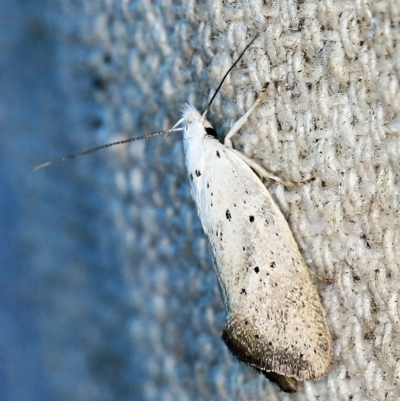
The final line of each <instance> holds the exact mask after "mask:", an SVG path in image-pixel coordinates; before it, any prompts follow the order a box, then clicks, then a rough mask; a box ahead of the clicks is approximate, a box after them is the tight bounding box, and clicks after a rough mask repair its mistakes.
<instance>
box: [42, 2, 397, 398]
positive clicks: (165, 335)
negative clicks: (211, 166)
mask: <svg viewBox="0 0 400 401" xmlns="http://www.w3.org/2000/svg"><path fill="white" fill-rule="evenodd" d="M61 5H62V7H61V8H62V9H61V10H60V14H59V17H56V16H55V15H53V17H52V18H54V19H55V20H56V21H57V18H59V19H60V23H59V25H58V26H57V29H56V30H57V32H58V35H59V41H60V45H59V46H60V48H59V63H60V67H59V68H60V70H61V71H62V74H64V75H63V82H64V88H65V89H64V90H65V91H66V93H67V94H69V96H70V97H71V96H72V95H71V93H73V96H74V99H75V100H74V102H73V105H72V104H70V105H69V108H71V110H75V112H74V113H75V114H76V113H78V112H77V111H76V110H80V109H83V106H81V105H83V104H84V105H85V108H84V110H87V116H86V117H85V118H86V119H90V121H91V125H90V127H91V128H92V129H93V127H94V130H95V131H96V133H97V136H96V137H92V138H91V140H92V142H91V144H92V145H93V146H96V145H99V144H101V143H104V142H109V141H113V140H117V139H119V138H123V137H128V136H140V135H144V134H148V133H150V132H153V131H157V130H160V129H166V128H169V127H171V126H172V125H173V124H174V123H175V122H176V121H177V120H178V118H179V117H180V112H179V107H180V105H181V104H182V103H184V102H187V101H189V102H191V103H192V104H194V105H196V106H197V107H198V108H199V109H203V108H204V106H205V105H206V103H207V100H208V99H209V97H210V95H211V94H212V91H213V89H214V88H215V87H216V86H217V85H218V82H219V80H220V79H221V77H222V75H223V74H224V73H225V71H226V70H227V69H228V68H229V66H230V65H231V63H232V61H233V60H234V59H235V57H236V56H237V54H238V52H240V51H241V50H242V49H243V48H244V46H245V44H246V43H247V42H248V41H249V40H250V39H251V38H252V37H253V36H254V35H255V34H256V33H257V32H260V33H261V36H260V38H259V39H258V40H257V41H256V42H255V44H254V46H252V48H251V49H249V50H248V52H247V53H246V55H245V56H244V58H243V61H242V62H241V63H240V65H239V66H238V67H237V69H236V70H235V71H234V72H232V74H231V75H230V77H229V78H228V79H227V81H226V83H225V84H224V85H223V87H222V91H221V93H220V95H219V96H218V97H217V100H216V101H215V103H214V105H213V107H212V110H211V113H210V116H209V117H210V120H211V121H212V122H213V123H214V126H215V128H216V129H217V131H218V132H219V133H220V134H221V137H222V136H223V134H224V133H226V132H227V130H228V129H229V127H230V126H231V125H232V123H233V122H234V121H235V120H236V119H237V118H238V117H240V116H241V115H242V114H243V113H244V112H245V110H247V109H248V107H249V106H250V105H251V104H252V102H253V101H254V99H255V97H256V96H257V94H258V93H259V92H260V90H261V88H262V86H263V85H264V84H265V83H266V82H270V83H271V85H270V87H269V96H268V99H267V100H266V101H265V102H264V103H263V104H262V105H261V106H260V108H259V109H258V110H257V112H255V114H254V115H253V117H252V118H251V121H250V122H249V123H248V124H247V126H246V127H245V128H244V129H243V130H242V132H241V135H239V136H238V137H237V138H236V140H235V146H236V148H238V149H241V150H242V151H243V152H245V153H246V154H247V155H249V156H251V157H253V158H254V159H256V160H257V161H258V162H259V163H261V164H263V165H264V166H265V167H266V168H267V169H268V170H270V171H273V172H274V173H275V174H277V175H279V176H281V177H283V178H285V179H287V180H292V181H300V180H302V179H303V178H309V177H315V180H314V181H313V182H312V183H310V184H307V185H304V186H303V187H301V188H300V189H295V190H287V189H285V188H283V187H282V186H280V185H277V184H274V183H266V185H268V186H269V188H270V190H271V192H272V194H273V196H274V197H275V199H276V201H277V203H278V205H279V207H280V208H281V210H282V211H283V213H284V215H285V216H286V217H287V219H288V222H289V224H290V226H291V228H292V231H293V234H294V236H295V238H296V240H297V241H298V244H299V246H300V249H301V250H302V252H303V255H304V257H305V259H306V261H307V263H308V265H309V266H310V267H311V268H312V269H313V270H315V271H316V272H317V273H318V274H320V275H323V276H325V277H328V278H331V280H332V285H330V286H325V285H323V284H321V283H316V285H317V286H318V290H319V293H320V295H321V298H322V302H323V304H324V307H325V309H326V312H327V316H328V322H329V326H330V330H331V333H332V336H333V339H334V366H333V369H332V372H331V373H330V374H329V376H328V377H327V378H326V379H324V380H321V381H318V382H307V383H305V384H302V385H301V386H300V388H299V392H298V394H296V395H292V396H288V395H285V394H283V393H281V392H280V391H279V390H278V389H277V387H276V386H275V385H273V384H271V383H269V382H268V381H267V380H265V379H264V378H263V377H261V376H259V375H258V374H257V373H255V372H253V371H252V370H251V369H250V368H248V367H246V366H245V365H243V364H240V363H239V362H238V361H237V360H235V359H234V358H233V357H232V356H231V355H230V354H229V352H228V350H227V349H226V347H225V345H224V344H223V343H222V341H221V340H220V334H221V332H222V328H223V324H224V314H223V307H222V301H221V298H220V295H219V292H218V285H217V280H216V277H215V274H214V272H213V270H212V265H211V259H210V257H209V254H208V249H207V243H206V239H205V237H204V236H203V234H202V231H201V226H200V223H199V221H198V218H197V215H196V211H195V207H194V203H193V202H192V200H191V198H190V194H189V186H188V182H187V178H186V174H185V170H184V164H183V154H182V143H181V137H180V134H179V133H177V134H173V135H171V136H170V137H168V138H166V137H158V138H155V139H152V140H149V141H146V142H144V141H143V142H136V143H133V144H131V145H130V146H124V147H118V148H114V149H113V150H110V151H104V152H102V153H101V154H97V155H93V157H90V158H89V160H88V159H86V160H85V161H76V163H77V164H76V165H77V166H79V169H80V172H79V176H80V181H78V182H81V183H82V185H84V184H83V183H84V182H85V177H86V180H87V181H88V185H89V182H90V191H89V195H87V194H86V192H87V191H88V189H87V188H86V192H83V191H79V189H78V188H79V186H78V185H76V184H75V192H74V193H73V199H75V202H76V207H77V208H78V207H79V204H80V202H85V203H87V202H89V204H90V205H91V206H90V207H91V209H89V210H92V211H93V210H95V212H92V214H94V216H95V217H93V216H85V218H87V219H88V220H87V223H85V225H84V227H83V228H82V227H81V226H80V225H79V224H78V223H77V225H76V226H75V225H74V226H73V229H71V230H67V231H68V238H70V239H71V242H72V243H70V245H69V248H68V249H69V251H70V252H74V251H73V250H74V247H73V246H72V244H73V243H74V241H75V242H77V241H80V240H77V239H76V236H77V235H78V238H79V236H81V238H82V242H85V241H86V242H88V241H89V246H88V247H87V248H86V251H85V252H81V253H83V255H82V258H79V254H78V255H76V256H75V270H74V271H75V274H76V276H74V277H75V279H76V280H75V281H73V280H72V281H71V283H72V284H73V283H74V282H75V283H76V282H79V284H80V286H81V288H82V293H79V294H81V295H79V296H80V297H81V298H82V299H83V300H84V302H78V301H76V297H77V295H76V293H75V292H74V294H75V295H71V291H76V289H73V288H74V287H73V285H72V284H71V283H70V284H71V285H70V286H69V287H68V288H70V290H68V291H64V292H63V294H64V295H61V294H59V295H57V296H56V295H55V294H54V295H53V296H54V297H55V299H58V302H59V303H60V305H59V309H57V308H55V311H56V312H58V313H56V315H57V319H58V321H60V325H63V326H62V327H64V330H63V331H62V333H63V337H62V338H63V340H62V341H61V340H60V339H59V337H58V335H57V333H55V332H53V331H52V336H50V334H46V335H48V336H50V337H49V338H50V340H49V341H50V344H51V347H50V351H48V352H47V353H46V355H45V356H46V357H45V358H44V359H45V361H46V366H48V369H49V370H50V373H49V375H50V376H51V377H52V381H53V386H54V387H55V388H56V390H57V392H58V394H59V395H60V397H63V399H72V398H70V397H73V395H74V394H76V392H77V391H78V390H79V397H78V398H79V399H82V400H89V399H96V400H103V399H104V400H110V399H119V400H122V399H143V400H153V399H154V400H196V399H198V400H232V399H235V400H261V399H268V400H289V399H291V400H314V399H315V400H316V399H320V400H350V399H352V400H357V401H358V400H393V401H394V400H398V399H399V397H400V390H399V388H400V320H399V313H400V305H399V287H400V270H399V262H398V261H399V260H400V245H399V244H400V223H399V193H400V188H399V174H400V163H399V155H400V139H399V135H400V86H399V78H400V42H399V40H400V31H399V23H400V2H399V1H390V0H386V1H379V2H366V1H359V2H350V1H339V0H336V1H328V0H323V1H317V0H310V1H304V2H302V1H299V2H295V1H290V0H289V1H274V2H272V1H266V2H263V1H257V0H254V1H236V2H234V1H226V2H222V1H206V2H196V1H193V0H192V1H190V0H188V1H183V2H173V1H154V2H152V3H150V2H148V1H147V0H138V1H128V0H126V1H120V0H118V1H117V0H103V1H96V2H92V1H83V0H82V1H67V0H65V1H63V2H61ZM56 25H57V24H56ZM66 87H68V89H67V88H66ZM88 102H89V103H90V104H93V107H92V108H91V107H90V106H88V105H87V103H88ZM96 105H97V106H96ZM71 113H72V112H71ZM72 114H73V113H72ZM75 114H73V115H75ZM85 130H86V132H87V127H86V128H85ZM85 130H83V129H82V131H81V133H80V135H75V136H74V138H75V139H73V140H71V141H72V142H73V143H74V144H75V147H76V148H74V150H73V151H79V150H81V149H82V146H86V147H87V146H88V139H87V138H85V143H84V144H82V142H81V140H82V136H83V135H84V132H85ZM82 132H83V133H82ZM65 135H68V134H67V133H66V134H65ZM88 135H89V134H88ZM70 150H71V148H70V147H69V148H68V152H70ZM58 152H61V154H59V153H58ZM41 154H43V151H42V152H41ZM58 155H60V156H61V155H63V153H62V149H57V154H56V155H54V153H52V154H51V155H47V154H46V155H45V159H46V158H47V156H49V158H51V157H53V156H55V157H57V156H58ZM41 161H43V160H39V161H38V162H41ZM74 163H75V162H72V163H70V164H69V165H68V166H67V165H66V164H64V165H61V166H57V167H55V168H54V170H53V172H51V173H48V172H46V173H44V174H51V176H52V177H53V180H54V179H55V178H54V177H57V176H63V175H68V174H69V171H70V169H73V167H71V166H70V165H71V164H74ZM75 168H76V167H75ZM82 169H84V170H86V173H85V174H84V173H82V171H81V170H82ZM63 170H64V172H62V171H63ZM55 171H56V172H57V173H55ZM59 185H60V184H59ZM69 185H71V184H69ZM85 194H86V195H85ZM83 197H85V199H83ZM87 197H89V198H90V201H89V200H88V199H87ZM49 202H50V201H49V200H48V201H47V204H49ZM57 213H58V215H59V216H63V209H62V207H61V206H59V209H58V211H57ZM75 213H77V212H75ZM80 213H83V214H84V212H82V210H81V211H80ZM89 214H90V213H89ZM100 216H102V217H100ZM79 221H81V220H79ZM85 221H86V220H85ZM68 227H69V226H68ZM82 230H84V231H82ZM82 232H83V233H84V234H82ZM85 233H86V234H85ZM87 235H91V236H92V237H93V239H92V242H90V240H88V239H87ZM86 242H85V243H86ZM90 244H91V245H90ZM266 246H267V245H266ZM91 252H93V253H95V254H96V256H93V259H91V256H90V255H91ZM101 255H107V257H105V256H104V257H102V256H101ZM110 255H112V256H113V257H110ZM77 261H80V262H77ZM79 263H81V264H82V265H84V266H86V268H87V266H91V269H88V268H87V271H88V272H87V273H86V274H85V275H84V278H81V279H79V277H80V276H79V273H78V272H79V271H80V270H79ZM81 274H83V273H81ZM56 279H61V278H60V277H58V276H57V275H55V278H54V280H56ZM49 285H50V284H49ZM52 285H54V283H53V284H52ZM58 285H60V284H58ZM61 296H62V297H63V298H62V299H64V300H65V299H69V302H66V303H65V304H63V303H61V301H60V298H58V297H61ZM74 308H75V309H74ZM67 311H68V313H67ZM73 311H75V312H74V313H73ZM78 312H79V313H78ZM74 327H75V329H74ZM43 330H44V331H45V332H46V333H48V332H49V330H48V329H46V330H47V331H46V330H45V329H43ZM77 333H79V334H77ZM74 335H75V337H74ZM57 341H58V342H57ZM67 342H68V344H72V345H71V349H69V351H67V352H66V351H65V348H63V347H64V345H65V343H67ZM72 350H74V352H75V353H73V352H72ZM72 355H73V356H72ZM60 360H61V361H63V362H62V363H61V362H60ZM67 362H68V363H69V364H68V363H67ZM49 366H50V367H49ZM76 366H79V369H78V370H77V368H76ZM77 372H79V374H78V373H77ZM65 377H68V378H69V380H70V381H69V384H70V385H67V384H66V382H65ZM77 389H78V390H77ZM73 398H75V397H73Z"/></svg>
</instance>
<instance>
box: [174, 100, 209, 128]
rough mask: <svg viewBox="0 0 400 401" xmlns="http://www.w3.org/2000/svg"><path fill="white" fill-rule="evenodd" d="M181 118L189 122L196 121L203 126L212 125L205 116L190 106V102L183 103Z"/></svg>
mask: <svg viewBox="0 0 400 401" xmlns="http://www.w3.org/2000/svg"><path fill="white" fill-rule="evenodd" d="M181 111H182V120H183V121H187V122H189V123H191V122H194V121H198V122H199V123H200V124H201V125H203V127H205V128H211V127H212V125H211V124H210V123H209V121H208V120H207V119H206V118H205V116H202V115H201V114H200V113H199V111H198V110H197V109H196V108H195V107H194V106H192V105H191V104H189V103H187V104H185V105H184V106H183V107H182V109H181Z"/></svg>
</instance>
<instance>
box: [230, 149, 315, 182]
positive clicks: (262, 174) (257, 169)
mask: <svg viewBox="0 0 400 401" xmlns="http://www.w3.org/2000/svg"><path fill="white" fill-rule="evenodd" d="M230 151H231V152H234V153H236V154H237V155H238V156H239V157H240V158H241V159H242V160H243V161H244V162H245V163H246V164H248V165H249V167H251V168H252V169H253V170H254V171H255V172H256V173H257V175H258V176H259V177H260V178H267V179H270V180H274V181H276V182H279V183H280V184H282V185H284V186H285V187H288V188H299V187H301V186H302V185H304V184H306V183H308V182H310V181H313V178H312V179H310V180H305V181H301V182H291V181H286V180H283V179H282V178H279V177H277V176H276V175H274V174H272V173H270V172H269V171H268V170H266V169H265V168H264V167H262V166H261V165H260V164H258V163H257V162H256V161H254V160H253V159H250V157H248V156H246V155H245V154H243V153H242V152H240V151H238V150H236V149H233V148H232V149H230Z"/></svg>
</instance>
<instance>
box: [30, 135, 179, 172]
mask: <svg viewBox="0 0 400 401" xmlns="http://www.w3.org/2000/svg"><path fill="white" fill-rule="evenodd" d="M175 131H183V128H172V129H169V130H166V131H159V132H153V133H152V134H148V135H144V136H139V137H137V138H129V139H123V140H121V141H117V142H112V143H107V144H106V145H102V146H97V147H96V148H93V149H89V150H86V151H85V152H81V153H76V154H74V155H70V156H64V157H60V158H59V159H55V160H50V161H48V162H46V163H43V164H39V165H38V166H36V167H34V168H33V169H32V171H37V170H40V169H42V168H44V167H48V166H51V165H53V164H56V163H62V162H65V161H66V160H70V159H76V158H77V157H80V156H84V155H88V154H89V153H93V152H96V151H98V150H100V149H105V148H109V147H111V146H115V145H121V144H123V143H128V142H133V141H138V140H140V139H148V138H152V137H154V136H158V135H163V134H169V133H171V132H175Z"/></svg>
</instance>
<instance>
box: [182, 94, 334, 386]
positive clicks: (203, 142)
mask: <svg viewBox="0 0 400 401" xmlns="http://www.w3.org/2000/svg"><path fill="white" fill-rule="evenodd" d="M264 94H265V92H263V94H262V95H261V96H260V97H259V99H258V100H257V101H256V103H255V104H254V106H253V107H252V108H251V109H250V110H249V112H247V113H246V115H245V116H244V117H242V118H241V119H240V120H239V121H238V123H236V124H235V126H234V127H233V128H232V130H231V131H230V132H229V133H228V134H227V136H226V138H225V142H224V144H221V143H220V142H219V141H218V140H217V139H216V137H215V136H214V135H213V128H212V126H211V124H210V123H209V122H208V121H207V120H206V119H205V118H204V117H203V116H202V115H201V114H200V113H199V112H198V111H197V110H196V109H195V108H193V107H192V106H187V107H186V109H185V110H184V112H183V120H184V121H186V123H187V125H186V128H185V131H184V149H185V160H186V167H187V170H188V173H189V177H190V182H191V191H192V196H193V198H194V200H195V202H196V205H197V210H198V214H199V217H200V220H201V222H202V225H203V230H204V232H205V234H206V235H207V236H208V239H209V242H210V245H211V250H212V255H213V261H214V267H215V271H216V273H217V276H218V282H219V286H220V289H221V293H222V298H223V301H224V306H225V313H226V324H225V328H224V331H223V334H222V338H223V340H224V341H225V343H226V345H227V346H228V348H229V349H230V351H231V352H232V353H233V354H234V355H235V356H236V357H237V358H238V359H239V360H241V361H242V362H245V363H247V364H248V365H250V366H252V367H253V368H255V369H256V370H258V371H260V372H261V373H263V374H265V375H266V376H267V377H269V378H270V379H272V380H274V381H275V382H277V383H278V384H279V385H280V387H281V388H282V389H283V390H284V391H287V392H294V391H296V389H297V382H296V380H314V379H318V378H321V377H323V376H325V375H326V374H327V372H328V371H329V370H330V366H331V360H332V340H331V337H330V334H329V331H328V326H327V323H326V319H325V312H324V309H323V307H322V305H321V301H320V299H319V296H318V293H317V291H316V289H315V287H314V285H313V283H312V282H311V278H310V272H309V270H308V267H307V266H306V264H305V263H304V260H303V258H302V256H301V254H300V251H299V248H298V246H297V244H296V242H295V240H294V238H293V235H292V233H291V231H290V228H289V226H288V224H287V222H286V220H285V218H284V217H283V215H282V213H281V212H280V210H279V209H278V207H277V206H276V204H275V203H274V201H273V199H272V198H271V195H270V194H269V192H268V190H267V189H266V188H265V186H264V184H263V183H262V182H261V180H260V179H259V177H258V176H257V175H256V174H255V173H254V171H253V170H252V168H254V169H255V170H256V171H257V172H258V173H260V174H262V173H263V168H262V167H260V166H257V165H255V164H254V162H251V161H249V159H247V158H246V157H243V155H242V154H241V153H240V152H238V151H236V150H234V149H233V148H232V144H231V141H230V138H231V137H232V135H233V134H234V133H236V131H237V130H238V129H239V128H240V126H241V125H242V124H243V123H244V122H245V121H246V120H247V117H248V116H249V115H250V113H251V112H252V111H253V110H254V108H255V107H256V106H257V105H258V104H259V102H260V101H261V100H262V98H263V95H264ZM248 163H249V164H250V165H249V164H248ZM262 175H263V176H264V175H267V176H268V177H269V178H271V175H269V174H268V173H267V174H262Z"/></svg>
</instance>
